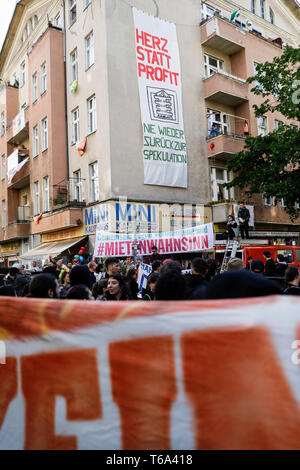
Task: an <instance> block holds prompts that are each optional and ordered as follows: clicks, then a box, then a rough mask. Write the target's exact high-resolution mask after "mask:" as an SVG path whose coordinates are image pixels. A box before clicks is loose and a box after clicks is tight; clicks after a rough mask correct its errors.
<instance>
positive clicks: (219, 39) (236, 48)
mask: <svg viewBox="0 0 300 470" xmlns="http://www.w3.org/2000/svg"><path fill="white" fill-rule="evenodd" d="M200 30H201V43H202V46H208V47H211V48H213V49H216V50H218V51H221V52H223V53H224V54H227V55H233V54H236V53H237V52H240V51H241V50H243V49H244V48H245V45H244V42H245V39H244V36H245V34H244V33H243V32H241V31H240V29H239V28H238V27H237V25H236V24H234V23H228V22H226V21H224V20H222V19H221V18H218V17H216V16H214V17H212V18H210V19H209V20H207V22H205V23H204V24H202V25H201V28H200Z"/></svg>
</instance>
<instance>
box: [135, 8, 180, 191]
mask: <svg viewBox="0 0 300 470" xmlns="http://www.w3.org/2000/svg"><path fill="white" fill-rule="evenodd" d="M133 16H134V24H135V41H136V59H137V73H138V83H139V93H140V105H141V117H142V126H143V139H144V140H143V159H144V183H145V184H154V185H160V186H174V187H180V188H186V187H187V154H186V141H185V135H184V124H183V112H182V92H181V70H180V59H179V49H178V42H177V33H176V27H175V24H173V23H168V22H166V21H164V20H161V19H159V18H154V17H153V16H150V15H148V14H146V13H144V12H142V11H140V10H137V9H135V8H133Z"/></svg>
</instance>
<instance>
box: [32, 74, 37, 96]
mask: <svg viewBox="0 0 300 470" xmlns="http://www.w3.org/2000/svg"><path fill="white" fill-rule="evenodd" d="M37 98H38V83H37V73H36V72H35V74H33V75H32V102H33V103H34V102H35V101H36V100H37Z"/></svg>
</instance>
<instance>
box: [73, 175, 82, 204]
mask: <svg viewBox="0 0 300 470" xmlns="http://www.w3.org/2000/svg"><path fill="white" fill-rule="evenodd" d="M73 182H74V201H77V202H81V201H82V189H81V171H80V170H78V171H74V173H73Z"/></svg>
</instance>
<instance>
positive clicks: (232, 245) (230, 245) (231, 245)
mask: <svg viewBox="0 0 300 470" xmlns="http://www.w3.org/2000/svg"><path fill="white" fill-rule="evenodd" d="M238 247H239V241H238V240H234V241H233V240H228V241H227V244H226V250H225V253H224V258H223V261H222V266H221V273H222V272H224V271H226V270H227V263H228V261H229V260H230V259H231V258H235V255H236V252H237V249H238ZM229 252H230V255H229Z"/></svg>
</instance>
